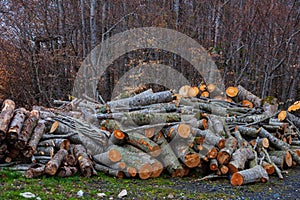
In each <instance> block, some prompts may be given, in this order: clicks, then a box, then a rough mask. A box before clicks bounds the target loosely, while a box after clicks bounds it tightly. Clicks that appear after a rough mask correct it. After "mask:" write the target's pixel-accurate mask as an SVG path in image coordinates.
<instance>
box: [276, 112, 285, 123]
mask: <svg viewBox="0 0 300 200" xmlns="http://www.w3.org/2000/svg"><path fill="white" fill-rule="evenodd" d="M286 116H287V112H286V111H285V110H282V111H280V112H279V114H278V116H277V118H278V119H279V120H280V121H281V122H282V121H284V120H285V119H286Z"/></svg>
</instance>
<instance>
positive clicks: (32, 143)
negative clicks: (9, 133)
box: [23, 120, 46, 158]
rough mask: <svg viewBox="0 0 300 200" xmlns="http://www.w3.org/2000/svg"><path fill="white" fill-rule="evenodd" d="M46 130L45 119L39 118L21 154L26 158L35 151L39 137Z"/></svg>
mask: <svg viewBox="0 0 300 200" xmlns="http://www.w3.org/2000/svg"><path fill="white" fill-rule="evenodd" d="M45 131H46V126H45V121H44V120H39V121H38V124H37V126H36V127H35V129H34V132H33V134H32V136H31V138H30V140H29V142H28V146H27V147H26V149H25V150H24V151H23V155H24V156H25V157H27V158H29V157H31V156H32V155H33V154H34V153H35V152H36V148H37V145H38V143H39V141H40V140H41V138H42V137H43V134H44V133H45Z"/></svg>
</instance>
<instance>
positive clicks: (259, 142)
mask: <svg viewBox="0 0 300 200" xmlns="http://www.w3.org/2000/svg"><path fill="white" fill-rule="evenodd" d="M249 143H250V144H251V145H252V146H253V147H254V146H256V147H258V148H262V147H264V148H266V149H267V148H269V145H270V144H269V140H268V138H259V139H258V140H257V139H256V140H251V141H250V142H249Z"/></svg>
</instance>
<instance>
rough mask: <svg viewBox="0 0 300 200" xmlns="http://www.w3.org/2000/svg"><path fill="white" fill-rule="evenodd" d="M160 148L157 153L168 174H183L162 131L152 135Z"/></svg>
mask: <svg viewBox="0 0 300 200" xmlns="http://www.w3.org/2000/svg"><path fill="white" fill-rule="evenodd" d="M152 140H153V141H154V142H155V143H156V144H158V145H159V146H160V148H161V154H160V155H159V157H158V158H159V160H160V161H161V162H162V163H163V166H164V167H165V168H166V169H167V171H168V172H169V174H171V176H173V177H177V176H184V169H183V167H182V165H181V164H180V162H179V161H178V158H177V156H176V155H175V153H174V152H173V150H172V148H171V146H170V144H169V143H168V142H167V140H166V139H165V137H164V135H163V133H162V132H159V133H158V134H156V135H154V137H153V139H152Z"/></svg>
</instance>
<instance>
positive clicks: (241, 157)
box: [227, 147, 255, 174]
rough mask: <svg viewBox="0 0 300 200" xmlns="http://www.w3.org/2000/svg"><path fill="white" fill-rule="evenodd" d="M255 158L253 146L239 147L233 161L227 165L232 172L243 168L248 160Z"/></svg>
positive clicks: (233, 155)
mask: <svg viewBox="0 0 300 200" xmlns="http://www.w3.org/2000/svg"><path fill="white" fill-rule="evenodd" d="M254 158H255V155H254V153H253V150H252V149H251V148H245V147H244V148H239V149H237V150H236V151H235V152H234V153H233V154H232V158H231V161H230V162H229V164H228V165H227V166H228V168H229V171H230V173H231V174H233V173H235V172H238V171H239V170H243V169H244V168H245V163H246V162H247V160H252V159H254Z"/></svg>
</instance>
